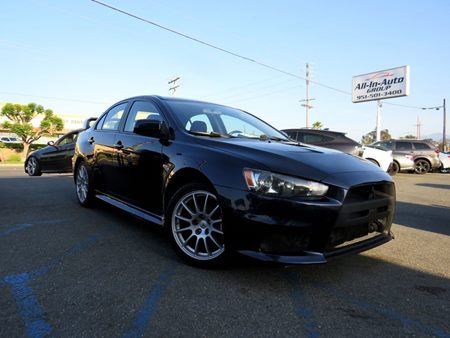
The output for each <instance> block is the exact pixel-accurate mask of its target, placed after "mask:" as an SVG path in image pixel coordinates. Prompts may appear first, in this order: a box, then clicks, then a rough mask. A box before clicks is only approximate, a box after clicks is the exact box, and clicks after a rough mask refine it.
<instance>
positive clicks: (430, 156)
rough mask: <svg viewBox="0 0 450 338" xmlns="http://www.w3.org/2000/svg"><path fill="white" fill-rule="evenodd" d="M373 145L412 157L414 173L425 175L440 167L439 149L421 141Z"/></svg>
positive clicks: (400, 141)
mask: <svg viewBox="0 0 450 338" xmlns="http://www.w3.org/2000/svg"><path fill="white" fill-rule="evenodd" d="M374 145H378V146H381V147H383V148H385V149H389V150H392V153H393V154H398V155H412V156H413V157H414V172H415V173H416V174H422V175H423V174H426V173H427V172H429V171H430V170H433V169H438V168H439V167H440V166H441V162H440V161H439V149H438V148H436V147H435V146H434V145H433V144H431V143H429V142H427V141H423V140H407V139H404V140H403V139H402V140H386V141H379V142H375V143H374Z"/></svg>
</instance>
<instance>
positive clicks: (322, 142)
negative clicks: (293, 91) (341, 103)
mask: <svg viewBox="0 0 450 338" xmlns="http://www.w3.org/2000/svg"><path fill="white" fill-rule="evenodd" d="M282 131H283V132H285V133H286V134H287V135H288V136H289V137H290V138H291V139H293V140H295V141H297V142H302V143H306V144H312V145H316V146H320V147H325V148H330V149H336V150H339V151H342V152H344V153H348V154H352V155H357V156H360V157H362V158H364V159H367V160H368V161H370V162H372V163H374V164H376V165H377V166H379V167H380V168H381V169H383V170H384V171H386V172H387V171H388V170H389V168H390V166H391V163H392V161H393V157H392V152H391V151H386V150H383V149H378V148H376V147H367V146H362V145H361V144H359V143H358V142H356V141H355V140H352V139H351V138H349V137H347V136H345V133H342V132H338V131H330V130H321V129H305V128H300V129H283V130H282Z"/></svg>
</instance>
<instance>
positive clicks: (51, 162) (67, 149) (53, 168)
mask: <svg viewBox="0 0 450 338" xmlns="http://www.w3.org/2000/svg"><path fill="white" fill-rule="evenodd" d="M82 130H83V129H79V130H74V131H71V132H70V133H67V134H65V135H63V136H61V137H60V138H59V139H58V140H57V141H56V142H53V141H49V142H48V143H47V144H48V146H47V147H45V148H42V149H39V150H36V151H33V152H31V153H30V154H29V155H28V156H27V159H26V161H25V172H26V173H27V174H28V175H30V176H40V175H42V173H66V172H71V171H72V156H73V154H74V150H75V142H76V139H77V137H78V134H79V133H80V131H82Z"/></svg>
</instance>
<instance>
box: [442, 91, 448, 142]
mask: <svg viewBox="0 0 450 338" xmlns="http://www.w3.org/2000/svg"><path fill="white" fill-rule="evenodd" d="M443 108H444V128H443V130H442V150H443V151H447V140H446V128H445V126H446V124H447V112H446V110H445V99H444V103H443Z"/></svg>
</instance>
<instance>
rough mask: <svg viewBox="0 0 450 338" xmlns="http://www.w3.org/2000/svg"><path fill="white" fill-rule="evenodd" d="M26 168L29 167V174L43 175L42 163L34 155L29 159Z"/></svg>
mask: <svg viewBox="0 0 450 338" xmlns="http://www.w3.org/2000/svg"><path fill="white" fill-rule="evenodd" d="M26 168H27V174H28V175H29V176H41V175H42V171H41V165H40V164H39V160H38V159H37V158H36V157H34V156H31V157H30V158H29V159H28V161H27V165H26Z"/></svg>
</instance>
